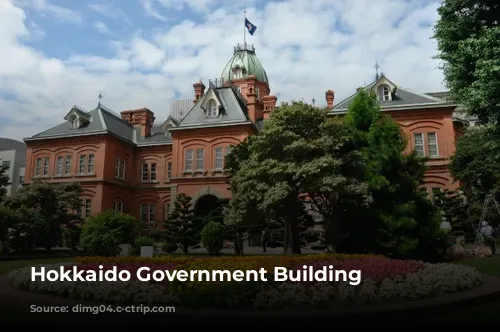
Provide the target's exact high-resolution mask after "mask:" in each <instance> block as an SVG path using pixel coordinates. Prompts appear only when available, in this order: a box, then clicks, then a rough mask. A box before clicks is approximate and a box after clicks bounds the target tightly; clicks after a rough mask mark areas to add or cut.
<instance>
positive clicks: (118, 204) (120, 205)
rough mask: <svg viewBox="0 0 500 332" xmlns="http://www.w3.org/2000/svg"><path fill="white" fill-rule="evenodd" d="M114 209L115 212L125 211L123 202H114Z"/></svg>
mask: <svg viewBox="0 0 500 332" xmlns="http://www.w3.org/2000/svg"><path fill="white" fill-rule="evenodd" d="M113 211H115V213H119V212H123V203H122V202H113Z"/></svg>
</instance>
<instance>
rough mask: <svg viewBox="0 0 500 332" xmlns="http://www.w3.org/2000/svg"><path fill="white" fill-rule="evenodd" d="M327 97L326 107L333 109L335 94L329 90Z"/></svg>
mask: <svg viewBox="0 0 500 332" xmlns="http://www.w3.org/2000/svg"><path fill="white" fill-rule="evenodd" d="M325 95H326V106H327V107H328V108H332V107H333V99H334V98H335V94H334V93H333V91H332V90H328V91H327V92H326V94H325Z"/></svg>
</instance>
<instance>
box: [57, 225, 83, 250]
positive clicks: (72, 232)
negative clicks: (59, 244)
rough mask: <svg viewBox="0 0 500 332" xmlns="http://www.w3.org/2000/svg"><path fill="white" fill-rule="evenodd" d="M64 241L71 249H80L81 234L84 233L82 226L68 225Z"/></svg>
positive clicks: (64, 230)
mask: <svg viewBox="0 0 500 332" xmlns="http://www.w3.org/2000/svg"><path fill="white" fill-rule="evenodd" d="M62 235H63V241H64V243H65V245H66V246H67V247H68V248H70V249H71V250H75V251H76V250H78V247H79V245H80V236H81V235H82V226H80V225H68V226H67V227H65V228H64V229H63V233H62Z"/></svg>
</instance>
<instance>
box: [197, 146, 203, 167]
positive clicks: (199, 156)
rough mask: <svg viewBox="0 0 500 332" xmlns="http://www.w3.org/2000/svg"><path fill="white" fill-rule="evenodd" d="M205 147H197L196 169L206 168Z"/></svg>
mask: <svg viewBox="0 0 500 332" xmlns="http://www.w3.org/2000/svg"><path fill="white" fill-rule="evenodd" d="M203 153H204V150H203V149H197V150H196V169H197V170H202V169H204V167H203V166H204V165H203Z"/></svg>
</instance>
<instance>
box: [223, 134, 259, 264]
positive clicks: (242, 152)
mask: <svg viewBox="0 0 500 332" xmlns="http://www.w3.org/2000/svg"><path fill="white" fill-rule="evenodd" d="M253 137H254V136H249V137H247V138H246V139H244V140H243V141H242V142H241V143H240V144H238V145H236V146H234V147H233V149H232V151H231V153H229V154H227V155H226V157H225V162H224V167H225V169H226V171H227V173H228V175H229V181H228V184H229V187H230V189H231V194H232V196H233V198H232V199H231V200H230V201H229V204H228V205H227V206H226V207H227V208H226V209H225V212H224V226H225V238H226V240H228V241H231V242H232V244H233V249H234V252H235V254H236V255H238V256H242V255H244V247H243V243H244V242H245V241H246V240H248V239H249V238H250V237H251V236H252V235H256V234H260V232H261V231H262V230H264V229H265V228H266V226H267V223H266V216H265V214H263V213H262V211H260V210H259V209H258V207H257V205H258V202H257V201H251V200H250V199H247V198H246V197H245V195H238V194H237V192H238V188H239V186H238V183H237V182H234V181H233V182H231V179H232V178H233V177H234V176H235V175H236V174H237V173H238V171H239V170H240V167H241V165H242V164H243V163H244V162H245V161H246V160H248V159H249V158H250V146H251V140H252V138H253Z"/></svg>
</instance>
